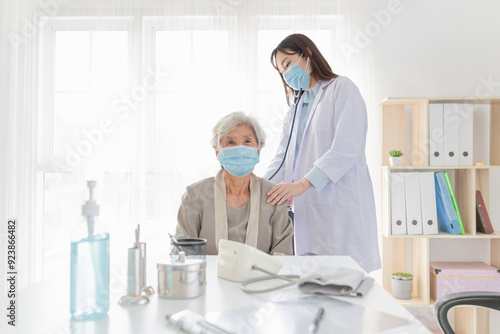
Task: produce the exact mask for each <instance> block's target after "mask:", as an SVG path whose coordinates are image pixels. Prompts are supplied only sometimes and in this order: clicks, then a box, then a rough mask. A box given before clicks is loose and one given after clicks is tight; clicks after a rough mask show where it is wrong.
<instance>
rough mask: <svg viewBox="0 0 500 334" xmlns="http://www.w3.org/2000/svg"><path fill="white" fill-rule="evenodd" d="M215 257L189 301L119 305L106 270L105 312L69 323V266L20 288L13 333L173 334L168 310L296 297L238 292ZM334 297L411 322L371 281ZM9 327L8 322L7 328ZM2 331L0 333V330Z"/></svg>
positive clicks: (334, 262)
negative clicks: (355, 292)
mask: <svg viewBox="0 0 500 334" xmlns="http://www.w3.org/2000/svg"><path fill="white" fill-rule="evenodd" d="M281 259H282V260H283V261H284V262H285V267H284V268H283V270H284V271H286V272H294V273H299V274H304V273H307V272H310V271H311V270H314V268H316V267H317V266H318V265H331V266H342V267H350V268H356V269H360V267H359V266H358V265H357V264H356V263H355V262H354V261H353V260H352V259H351V258H350V257H347V256H317V257H313V256H306V257H292V256H284V257H281ZM148 260H149V262H148V278H147V281H148V283H149V284H151V285H152V286H153V287H154V288H155V291H156V290H157V287H158V286H157V269H156V261H153V260H152V259H148ZM216 263H217V257H216V256H207V286H206V292H205V294H204V295H203V296H201V297H198V298H193V299H179V300H174V299H164V298H160V297H159V296H158V294H157V293H155V294H154V295H153V296H151V297H150V302H149V304H147V305H144V306H135V307H122V306H120V305H118V303H117V301H118V299H119V297H120V296H121V295H122V294H123V291H124V290H125V288H126V287H125V286H124V284H126V283H124V282H123V281H122V280H123V277H122V278H121V279H119V278H117V277H116V276H114V275H113V270H112V272H111V282H110V290H111V300H110V310H109V312H108V316H107V317H104V318H100V319H96V320H92V321H72V320H71V319H70V314H69V270H67V271H66V272H65V273H64V275H60V276H58V277H54V278H52V279H45V280H43V281H42V282H39V283H37V284H35V285H33V286H30V287H28V288H26V289H24V290H22V291H20V292H19V297H18V299H17V305H18V307H19V309H18V310H19V311H18V314H17V319H16V322H17V330H18V331H17V332H16V333H41V334H62V333H71V334H76V333H82V334H83V333H85V334H86V333H120V334H126V333H169V332H170V333H178V330H177V329H175V328H174V327H172V326H171V325H170V324H168V322H167V321H166V319H165V315H167V314H173V313H176V312H178V311H181V310H183V309H186V308H189V309H191V310H193V311H196V312H198V313H201V314H204V313H208V312H212V311H224V310H230V309H235V308H241V307H246V306H253V305H256V304H258V303H259V302H262V301H277V300H278V299H283V298H289V297H290V296H292V297H293V296H298V295H299V292H298V290H297V288H296V287H291V288H288V289H287V290H285V291H282V292H275V293H272V292H271V293H265V294H254V295H251V294H246V293H244V292H243V291H241V290H240V284H239V283H233V282H230V281H226V280H224V279H219V278H218V277H217V270H216ZM339 299H342V300H345V301H348V302H351V303H355V304H360V305H363V306H365V307H367V308H373V309H377V310H381V311H385V312H387V313H390V314H393V315H396V316H399V317H402V318H406V319H413V320H415V321H416V319H415V318H414V316H413V315H412V314H411V313H409V312H408V311H407V310H406V309H405V308H404V307H403V306H401V305H400V304H399V303H398V302H397V301H396V300H395V299H394V298H393V297H392V296H391V295H390V294H389V293H387V292H386V291H385V290H384V289H383V288H382V287H381V286H380V285H378V284H377V283H375V284H374V286H373V287H372V289H371V290H370V291H369V293H368V294H367V295H366V296H365V297H363V298H348V297H343V298H342V297H341V298H339ZM9 327H10V326H9ZM2 333H3V331H2ZM412 333H430V332H429V331H428V330H427V329H426V328H425V326H423V325H421V324H420V325H419V326H417V328H415V329H414V330H412Z"/></svg>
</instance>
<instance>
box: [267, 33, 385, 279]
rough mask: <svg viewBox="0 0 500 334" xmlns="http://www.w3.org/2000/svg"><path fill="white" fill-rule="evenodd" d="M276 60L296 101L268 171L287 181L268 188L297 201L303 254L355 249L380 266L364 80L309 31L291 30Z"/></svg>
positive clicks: (366, 262) (276, 200)
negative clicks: (344, 69) (329, 57)
mask: <svg viewBox="0 0 500 334" xmlns="http://www.w3.org/2000/svg"><path fill="white" fill-rule="evenodd" d="M271 63H272V64H273V66H274V68H276V70H277V71H278V72H279V74H280V76H281V79H282V81H283V86H284V88H285V94H286V98H287V102H288V104H289V105H291V107H290V110H289V111H288V113H287V115H286V116H285V119H284V122H283V132H282V135H281V141H280V146H279V148H278V150H277V153H276V155H275V157H274V158H273V159H272V161H271V164H270V166H269V167H268V170H267V172H266V174H265V175H264V177H265V178H268V179H271V181H273V182H275V183H279V184H277V185H276V186H274V187H273V188H271V189H270V190H269V192H268V193H267V194H268V195H269V197H268V200H267V201H268V203H271V204H272V205H275V204H282V203H283V202H285V201H286V200H289V202H290V203H293V207H294V214H295V239H296V248H297V254H303V253H307V252H313V253H316V254H318V255H349V256H351V257H352V258H353V259H354V260H355V261H356V262H357V263H358V264H359V265H360V266H361V267H362V268H363V269H364V270H366V271H367V272H370V271H372V270H375V269H379V268H380V256H379V251H378V244H377V221H376V213H375V202H374V197H373V187H372V182H371V179H370V174H369V172H368V167H367V165H366V158H365V145H366V131H367V112H366V107H365V103H364V101H363V98H362V96H361V94H360V92H359V89H358V87H356V85H355V84H354V83H353V82H352V81H351V80H350V79H349V78H347V77H342V76H338V75H337V74H335V73H333V72H332V70H331V68H330V66H329V65H328V63H327V61H326V60H325V58H324V57H323V56H322V55H321V53H320V52H319V49H318V48H317V47H316V45H315V44H314V43H313V42H312V41H311V40H310V39H309V38H308V37H306V36H304V35H301V34H293V35H290V36H288V37H286V38H285V39H284V40H283V41H282V42H281V43H280V44H279V45H278V46H277V47H276V48H275V49H274V50H273V52H272V54H271ZM294 100H295V103H294V104H293V105H292V103H293V102H294ZM310 188H314V189H310Z"/></svg>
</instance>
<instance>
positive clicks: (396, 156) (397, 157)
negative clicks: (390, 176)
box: [389, 150, 403, 166]
mask: <svg viewBox="0 0 500 334" xmlns="http://www.w3.org/2000/svg"><path fill="white" fill-rule="evenodd" d="M389 155H390V157H389V163H390V165H391V166H400V165H401V161H402V160H403V158H402V156H403V152H401V151H397V150H392V151H389Z"/></svg>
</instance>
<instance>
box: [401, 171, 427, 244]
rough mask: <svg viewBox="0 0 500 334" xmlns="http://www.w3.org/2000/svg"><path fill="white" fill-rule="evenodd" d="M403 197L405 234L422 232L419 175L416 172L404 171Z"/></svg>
mask: <svg viewBox="0 0 500 334" xmlns="http://www.w3.org/2000/svg"><path fill="white" fill-rule="evenodd" d="M405 197H406V231H407V234H422V232H423V231H422V212H421V204H420V176H419V173H418V172H411V173H405Z"/></svg>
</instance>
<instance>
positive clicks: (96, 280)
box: [70, 233, 109, 320]
mask: <svg viewBox="0 0 500 334" xmlns="http://www.w3.org/2000/svg"><path fill="white" fill-rule="evenodd" d="M70 294H71V296H70V298H71V299H70V312H71V316H72V318H73V319H75V320H86V319H95V318H99V317H102V316H105V315H106V314H107V312H108V310H109V234H108V233H101V234H92V235H90V236H87V237H86V238H83V239H80V240H77V241H73V242H72V243H71V291H70Z"/></svg>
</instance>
